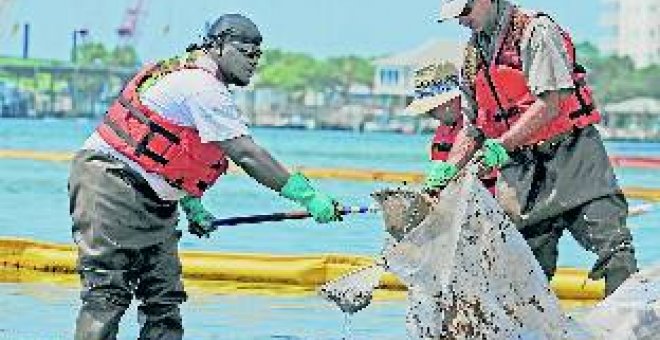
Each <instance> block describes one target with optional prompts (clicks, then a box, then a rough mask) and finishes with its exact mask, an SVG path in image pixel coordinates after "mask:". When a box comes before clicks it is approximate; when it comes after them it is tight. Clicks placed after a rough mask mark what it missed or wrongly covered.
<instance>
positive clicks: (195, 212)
mask: <svg viewBox="0 0 660 340" xmlns="http://www.w3.org/2000/svg"><path fill="white" fill-rule="evenodd" d="M179 202H180V203H181V207H182V208H183V211H184V212H185V213H186V219H187V220H188V231H189V232H190V233H191V234H193V235H195V236H197V237H199V238H202V237H207V238H208V237H209V236H211V233H212V232H214V231H215V230H216V229H218V227H217V226H214V225H213V221H214V220H215V216H213V214H211V213H210V212H209V211H208V210H206V208H204V205H202V200H201V199H200V198H198V197H192V196H186V197H184V198H182V199H181V200H180V201H179Z"/></svg>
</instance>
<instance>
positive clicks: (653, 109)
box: [599, 97, 660, 140]
mask: <svg viewBox="0 0 660 340" xmlns="http://www.w3.org/2000/svg"><path fill="white" fill-rule="evenodd" d="M601 113H602V115H603V121H602V123H601V124H600V125H599V127H600V129H601V132H602V133H603V136H604V137H605V138H608V139H639V140H658V139H660V100H658V99H654V98H645V97H638V98H633V99H629V100H626V101H623V102H620V103H612V104H607V105H605V106H603V107H602V110H601Z"/></svg>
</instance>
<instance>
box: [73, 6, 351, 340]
mask: <svg viewBox="0 0 660 340" xmlns="http://www.w3.org/2000/svg"><path fill="white" fill-rule="evenodd" d="M261 42H262V36H261V33H260V32H259V29H258V28H257V26H256V25H255V24H254V23H253V22H252V21H251V20H250V19H248V18H246V17H245V16H242V15H239V14H226V15H222V16H220V17H219V18H218V19H217V20H216V21H215V22H214V24H213V25H212V26H211V27H210V29H209V30H208V32H207V34H206V35H205V37H204V39H203V41H202V42H201V43H200V44H193V45H192V46H190V47H189V48H188V49H187V53H186V54H185V55H183V56H181V57H176V58H172V59H170V60H166V61H161V62H158V63H155V64H153V65H147V66H145V67H144V68H142V69H141V70H140V71H139V72H137V74H136V75H135V76H134V77H133V78H132V79H131V80H130V81H129V82H128V83H127V85H126V86H125V88H124V89H123V90H122V92H121V94H120V95H119V97H118V98H117V99H116V100H115V101H114V102H113V103H112V105H111V106H110V107H109V109H108V112H107V114H106V116H105V118H104V120H103V122H102V123H100V125H99V126H98V128H97V129H96V130H95V131H94V132H93V134H92V135H91V136H90V137H89V139H87V141H86V142H85V143H84V145H83V146H82V148H81V150H79V151H78V152H77V154H76V155H75V158H74V160H73V164H72V168H71V173H70V178H69V193H70V213H71V216H72V219H73V238H74V241H75V243H76V244H77V246H78V270H79V272H80V277H81V283H82V293H81V299H82V306H81V308H80V312H79V315H78V318H77V321H76V331H75V338H76V339H114V338H115V337H116V335H117V331H118V324H119V321H120V318H121V317H122V315H123V314H124V312H125V310H126V308H127V307H128V306H129V304H130V303H131V300H132V298H133V296H135V297H136V298H138V299H140V300H141V305H140V306H139V307H138V312H139V322H140V324H141V329H140V334H139V338H140V339H181V338H182V336H183V327H182V321H181V316H180V311H179V305H180V304H181V303H182V302H184V301H185V300H186V293H185V291H184V288H183V285H182V281H181V263H180V260H179V256H178V253H177V243H178V240H179V238H180V237H181V232H179V231H178V230H176V224H177V217H178V213H177V206H178V203H177V201H178V202H179V203H180V204H181V206H182V208H183V210H184V211H185V213H186V218H187V220H188V230H189V231H190V233H192V234H194V235H197V236H199V237H202V236H206V237H208V236H209V234H210V233H211V232H213V231H214V230H215V229H216V227H215V226H214V225H213V223H212V222H213V220H214V216H213V215H212V214H211V213H210V212H209V211H208V210H206V209H205V208H204V206H203V205H202V202H201V197H202V195H203V194H204V192H205V191H206V190H207V189H208V188H210V187H211V186H212V185H213V184H214V183H215V181H216V180H217V179H218V177H220V176H221V175H223V174H224V173H225V172H226V170H227V166H228V160H229V159H231V160H232V161H233V162H234V163H236V164H237V165H238V166H239V167H241V168H242V169H243V170H244V171H245V172H246V173H247V174H248V175H249V176H251V177H252V178H254V179H255V180H256V181H257V182H259V183H260V184H262V185H264V186H265V187H267V188H270V189H272V190H274V191H276V192H278V193H279V194H280V195H281V196H283V197H285V198H288V199H290V200H293V201H295V202H297V203H299V204H301V205H302V206H304V207H305V208H306V209H307V210H308V211H309V213H310V214H311V215H312V216H313V217H314V219H315V220H316V221H317V222H319V223H327V222H331V221H337V220H339V219H340V216H339V213H338V209H337V207H338V203H337V202H336V201H335V200H334V199H332V198H330V197H329V196H328V195H326V194H324V193H323V192H320V191H318V190H316V189H315V188H314V187H313V186H312V184H311V183H310V182H309V181H308V179H307V178H305V176H303V175H302V174H300V173H293V174H291V173H289V171H287V169H286V168H285V167H284V166H283V165H282V164H280V163H279V162H278V161H276V160H275V159H273V157H272V156H271V155H270V154H269V153H268V152H267V151H266V150H264V149H263V148H262V147H260V146H259V145H257V144H256V143H255V142H254V140H253V139H252V138H251V137H250V131H249V129H248V126H247V121H246V119H245V118H244V117H243V115H242V114H241V112H240V111H239V109H238V107H237V106H236V103H235V102H234V100H233V99H232V97H231V93H230V92H229V89H228V86H229V85H236V86H246V85H248V83H249V82H250V79H251V77H252V75H253V73H254V71H255V68H256V67H257V63H258V61H259V58H260V56H261V48H260V45H261Z"/></svg>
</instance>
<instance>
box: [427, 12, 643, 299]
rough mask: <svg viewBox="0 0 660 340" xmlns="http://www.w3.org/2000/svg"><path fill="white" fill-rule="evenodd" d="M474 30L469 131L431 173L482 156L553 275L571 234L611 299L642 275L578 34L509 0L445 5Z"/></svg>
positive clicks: (438, 177) (445, 174)
mask: <svg viewBox="0 0 660 340" xmlns="http://www.w3.org/2000/svg"><path fill="white" fill-rule="evenodd" d="M453 18H456V19H457V20H458V22H459V23H460V24H461V25H462V26H465V27H468V28H470V29H471V30H472V37H471V38H470V40H469V42H468V43H467V47H466V50H465V59H464V64H463V69H462V71H461V90H462V91H461V92H462V93H461V96H463V97H465V98H464V99H465V100H462V102H464V103H465V106H466V111H467V116H466V122H467V123H468V124H465V125H466V126H465V127H464V128H463V129H462V130H461V132H459V133H458V136H457V137H456V142H455V143H454V145H453V147H452V150H451V151H450V154H449V156H448V159H447V161H446V162H437V163H435V164H434V165H433V166H432V168H431V170H430V171H429V172H428V174H427V176H428V177H429V178H430V181H431V182H433V183H436V184H437V185H438V186H440V187H441V186H442V185H445V184H446V183H447V181H449V179H451V178H452V177H453V176H455V175H456V173H457V172H458V169H460V168H461V167H462V166H463V165H464V164H465V163H466V162H468V161H469V160H470V159H472V158H473V157H474V155H475V154H480V155H481V163H482V164H483V165H484V166H485V167H487V168H497V169H498V170H499V176H498V183H497V198H498V200H499V202H500V204H501V205H502V207H503V208H504V209H505V211H506V212H507V213H508V214H509V215H510V216H511V218H512V220H513V221H514V222H515V223H516V224H517V226H518V229H519V230H520V232H521V233H522V235H523V237H524V238H525V239H526V240H527V242H528V244H529V246H530V248H531V249H532V251H533V253H534V255H535V257H536V258H537V260H538V261H539V263H540V265H541V267H542V268H543V270H544V272H545V274H546V275H547V277H548V278H549V279H550V278H552V276H553V275H554V273H555V270H556V266H557V256H558V250H557V246H558V241H559V238H560V237H561V235H562V234H563V232H564V231H565V230H568V231H569V232H570V233H571V234H572V236H573V237H574V238H575V239H576V240H577V242H578V243H579V244H580V245H581V246H582V247H584V248H585V249H587V250H589V251H591V252H593V253H595V254H596V255H597V256H598V260H597V261H596V264H595V265H594V266H593V268H592V269H591V271H590V272H589V277H590V278H592V279H601V278H604V279H605V293H606V294H607V295H609V294H611V293H612V292H613V291H614V290H615V289H616V288H617V287H619V286H620V285H621V283H623V281H625V280H626V278H628V277H629V276H630V275H631V274H633V273H634V272H636V271H637V261H636V259H635V251H634V247H633V241H632V235H631V233H630V230H629V229H628V228H627V227H626V217H627V213H628V212H627V211H628V204H627V201H626V198H625V197H624V195H623V193H622V191H621V189H620V187H619V185H618V183H617V179H616V177H615V174H614V171H613V169H612V166H611V165H610V163H609V161H608V156H607V154H606V151H605V147H604V145H603V141H602V139H601V137H600V135H599V133H598V131H597V130H596V128H595V127H594V124H597V123H598V122H600V119H601V118H600V114H599V112H598V109H597V107H596V104H595V102H594V99H593V94H592V90H591V88H590V87H589V85H588V84H587V82H586V71H585V69H584V68H583V67H582V66H580V65H579V64H578V63H577V62H576V56H575V48H574V45H573V42H572V41H571V37H570V35H569V34H568V33H567V32H566V31H565V30H563V29H562V28H561V27H560V26H558V25H557V24H556V23H555V22H554V21H553V20H552V19H551V18H550V17H549V16H548V15H546V14H544V13H541V12H533V11H526V10H523V9H520V8H519V7H518V6H516V5H514V4H512V3H510V2H509V1H506V0H451V1H450V0H444V1H441V10H440V21H445V20H449V19H453Z"/></svg>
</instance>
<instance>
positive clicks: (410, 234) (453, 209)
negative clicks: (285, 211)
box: [320, 168, 660, 340]
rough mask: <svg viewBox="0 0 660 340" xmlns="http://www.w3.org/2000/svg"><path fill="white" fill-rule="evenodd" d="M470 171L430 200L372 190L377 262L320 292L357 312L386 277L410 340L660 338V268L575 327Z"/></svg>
mask: <svg viewBox="0 0 660 340" xmlns="http://www.w3.org/2000/svg"><path fill="white" fill-rule="evenodd" d="M475 173H476V169H474V168H472V169H469V171H466V172H465V173H464V174H463V175H462V176H463V177H461V178H460V180H458V181H454V182H453V183H451V184H450V185H449V186H448V187H447V188H445V190H443V191H442V193H441V194H440V196H439V197H438V198H433V199H431V198H429V197H427V196H425V195H424V194H420V193H417V192H413V191H406V190H385V191H381V192H377V193H375V194H374V195H373V196H374V198H375V199H376V201H378V203H379V204H380V205H381V208H382V211H383V218H384V225H385V228H386V230H387V231H388V233H389V238H388V239H387V242H385V245H384V247H383V251H382V254H381V257H380V258H379V259H378V260H377V263H376V264H375V265H373V266H370V267H365V268H363V269H361V270H358V271H355V272H352V273H349V274H348V275H345V276H343V277H341V278H339V279H337V280H335V281H332V282H329V283H327V284H326V285H324V286H323V287H322V288H321V290H320V293H321V295H322V296H323V297H324V298H326V299H328V300H331V301H333V302H335V303H336V304H337V305H338V306H339V307H340V308H341V309H342V310H343V311H344V312H347V313H355V312H357V311H359V310H360V309H362V308H364V307H366V306H367V305H368V304H369V302H370V301H371V296H372V292H373V290H374V289H375V287H376V286H377V285H378V279H379V277H380V275H381V274H382V272H383V271H384V270H388V271H390V272H392V273H394V274H396V275H397V276H398V277H399V278H400V279H401V280H402V282H403V283H404V284H405V285H406V286H407V287H408V309H407V315H406V320H405V323H406V328H407V331H408V334H409V336H410V338H412V339H489V340H490V339H492V340H499V339H502V340H509V339H523V340H545V339H548V340H554V339H572V340H580V339H631V340H634V339H639V340H642V339H649V340H650V339H660V336H658V334H660V302H658V298H659V297H660V269H656V270H648V271H646V272H643V273H639V274H637V275H636V276H634V277H633V278H631V279H630V280H628V281H626V283H625V284H624V285H622V286H621V287H620V288H619V290H617V292H615V293H614V294H613V295H612V296H611V297H609V298H608V299H606V300H604V301H603V302H602V303H601V304H599V305H598V306H596V307H594V308H591V309H589V310H584V311H582V312H580V313H579V314H578V315H576V316H575V319H577V321H576V320H575V319H574V318H571V317H569V316H567V315H565V314H564V313H563V312H562V311H561V309H560V307H559V300H558V298H557V297H556V295H555V294H554V293H553V292H552V291H551V289H550V287H549V284H548V282H547V280H546V278H545V275H544V274H543V272H542V270H541V268H540V266H539V265H538V263H537V262H536V260H535V259H534V256H533V254H532V252H531V250H530V249H529V247H528V246H527V244H526V242H525V240H524V239H523V238H522V236H521V235H520V234H519V233H518V232H517V230H516V228H515V226H514V225H513V223H512V222H511V221H510V220H509V219H508V217H507V216H506V215H505V213H504V212H503V211H502V209H501V208H500V207H499V205H498V204H497V202H496V200H495V199H494V198H493V197H492V195H491V194H490V193H489V192H488V191H487V190H486V189H485V188H484V187H483V185H482V184H481V182H480V181H479V180H478V179H477V176H476V175H475Z"/></svg>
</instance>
